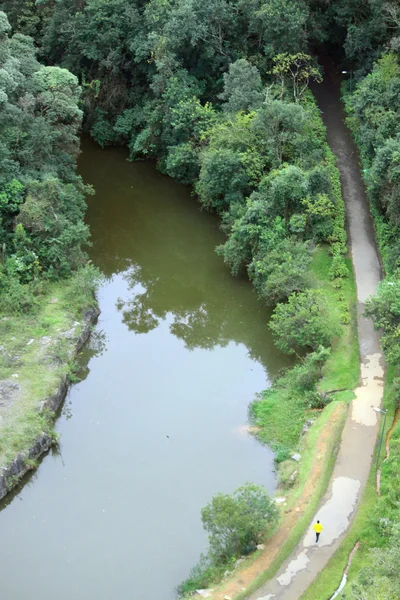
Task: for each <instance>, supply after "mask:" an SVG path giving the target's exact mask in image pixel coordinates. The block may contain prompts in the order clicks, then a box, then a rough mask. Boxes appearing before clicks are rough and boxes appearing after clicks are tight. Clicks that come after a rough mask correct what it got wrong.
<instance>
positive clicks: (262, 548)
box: [256, 544, 265, 550]
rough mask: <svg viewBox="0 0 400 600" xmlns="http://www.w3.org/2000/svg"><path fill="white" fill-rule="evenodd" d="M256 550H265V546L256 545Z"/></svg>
mask: <svg viewBox="0 0 400 600" xmlns="http://www.w3.org/2000/svg"><path fill="white" fill-rule="evenodd" d="M256 548H257V550H265V544H257V546H256Z"/></svg>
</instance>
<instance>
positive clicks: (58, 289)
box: [0, 272, 95, 466]
mask: <svg viewBox="0 0 400 600" xmlns="http://www.w3.org/2000/svg"><path fill="white" fill-rule="evenodd" d="M85 278H86V279H85ZM93 289H94V288H93V281H92V283H90V282H89V280H88V279H87V275H86V274H82V273H79V272H78V273H77V274H76V275H75V276H74V277H72V278H71V279H69V280H66V281H61V282H57V283H47V285H46V287H45V289H44V291H43V294H42V295H41V296H39V297H38V301H37V305H36V307H35V309H34V310H33V311H32V312H30V313H29V314H7V315H6V316H4V315H0V339H1V350H0V385H1V386H2V392H3V404H2V406H0V417H1V419H0V466H3V465H7V464H8V463H10V462H11V461H12V460H13V459H14V458H15V456H16V454H17V453H18V452H23V451H26V450H27V449H28V448H29V447H30V446H31V445H32V443H33V442H34V440H35V439H36V438H37V436H38V435H39V434H40V433H41V432H43V431H45V432H47V433H50V432H51V429H52V418H51V417H52V415H48V414H46V413H44V412H43V411H42V412H39V411H38V410H37V408H38V405H39V403H40V402H41V401H43V400H45V399H46V398H48V397H49V396H51V395H52V394H54V393H55V392H56V390H57V388H58V385H59V384H60V381H61V380H62V379H63V378H65V377H66V376H68V374H69V371H70V362H71V361H72V358H73V356H74V354H75V349H76V342H77V339H78V337H79V336H80V334H81V332H82V329H83V326H84V323H83V319H82V316H83V315H82V309H83V307H86V308H88V307H89V306H90V305H93V304H94V302H95V300H94V296H93Z"/></svg>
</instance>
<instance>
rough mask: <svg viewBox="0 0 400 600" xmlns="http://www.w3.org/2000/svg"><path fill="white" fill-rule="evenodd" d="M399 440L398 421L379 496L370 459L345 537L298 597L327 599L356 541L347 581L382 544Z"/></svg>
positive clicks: (388, 391) (387, 397) (392, 401)
mask: <svg viewBox="0 0 400 600" xmlns="http://www.w3.org/2000/svg"><path fill="white" fill-rule="evenodd" d="M393 377H394V369H393V368H391V367H389V368H388V370H387V373H386V377H385V393H384V398H383V407H384V408H385V409H387V411H388V415H387V420H386V428H385V432H384V436H385V437H386V435H387V433H388V431H389V429H390V428H391V426H392V422H393V417H394V414H395V411H396V408H397V405H398V398H397V395H396V393H395V390H394V389H393V385H392V383H393ZM399 441H400V424H399V423H398V424H397V425H396V427H395V429H394V430H393V432H392V441H391V455H390V458H389V460H388V461H386V462H385V464H384V465H383V466H382V479H381V493H382V495H381V497H379V496H378V494H377V491H376V474H377V473H376V466H375V465H376V463H375V461H374V462H373V467H372V469H371V472H370V476H369V479H368V483H367V486H366V488H365V491H364V494H363V497H362V499H361V501H360V504H359V507H358V510H357V514H356V516H355V518H354V521H353V522H352V524H351V526H350V529H349V531H348V533H347V535H346V537H345V538H344V540H343V542H342V543H341V545H340V547H339V548H338V550H337V551H336V552H335V554H334V555H333V557H332V558H331V559H330V561H329V562H328V564H327V565H326V567H325V568H324V570H323V571H321V573H320V574H319V575H318V576H317V578H316V579H315V580H314V582H313V583H312V584H311V586H310V587H309V588H308V590H307V591H306V592H305V593H304V594H303V595H302V596H301V600H329V598H330V597H331V596H332V594H333V593H334V592H335V590H336V589H337V588H338V587H339V584H340V581H341V579H342V577H343V572H344V570H345V568H346V565H347V561H348V558H349V554H350V552H351V551H352V549H353V548H354V546H355V544H356V543H357V542H358V541H359V542H360V547H359V549H358V550H357V552H356V554H355V555H354V559H353V561H352V563H351V566H350V569H349V573H348V578H349V582H350V583H351V581H352V580H353V578H354V576H355V575H356V574H358V573H359V572H360V570H361V569H362V568H363V567H364V566H366V565H367V564H368V559H369V550H370V548H374V547H382V546H384V545H385V536H384V535H382V521H384V520H385V519H387V518H390V517H391V513H392V510H393V508H392V502H393V497H392V495H393V492H394V488H393V485H395V483H396V477H394V478H393V475H394V473H393V471H395V472H396V467H397V465H398V464H399V461H400V443H399ZM384 458H385V449H384V446H383V448H382V450H381V454H380V465H382V462H383V460H384ZM345 597H348V587H347V588H345V589H344V590H343V592H342V593H341V594H340V595H339V596H338V598H345Z"/></svg>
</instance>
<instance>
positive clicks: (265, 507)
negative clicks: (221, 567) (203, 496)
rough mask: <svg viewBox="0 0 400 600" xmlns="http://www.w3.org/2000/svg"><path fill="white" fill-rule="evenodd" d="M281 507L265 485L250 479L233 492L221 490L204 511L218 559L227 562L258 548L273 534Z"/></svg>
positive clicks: (215, 557) (216, 559)
mask: <svg viewBox="0 0 400 600" xmlns="http://www.w3.org/2000/svg"><path fill="white" fill-rule="evenodd" d="M277 519H278V509H277V507H276V504H275V502H274V501H273V500H272V499H271V498H270V497H269V495H268V493H267V491H266V490H265V488H263V487H261V486H258V485H255V484H251V483H246V484H245V485H243V486H242V487H240V488H238V489H237V490H236V491H235V492H234V493H233V494H232V495H230V494H217V495H216V496H214V497H213V499H212V501H211V502H210V503H209V504H207V506H205V507H204V508H203V509H202V511H201V520H202V523H203V527H204V529H205V530H206V531H207V532H208V534H209V537H208V539H209V542H210V552H211V555H212V557H213V559H214V561H215V562H217V563H218V562H226V561H227V559H229V558H231V557H233V556H240V555H241V554H243V553H246V552H248V551H249V550H250V549H254V548H255V546H256V545H257V544H258V543H259V542H260V541H261V540H262V539H263V538H264V537H265V536H266V535H271V534H272V531H273V527H274V525H275V524H276V522H277Z"/></svg>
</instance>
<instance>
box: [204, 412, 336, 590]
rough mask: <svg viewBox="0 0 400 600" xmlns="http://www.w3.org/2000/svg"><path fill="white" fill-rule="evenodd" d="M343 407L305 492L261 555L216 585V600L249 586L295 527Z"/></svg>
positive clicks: (320, 444)
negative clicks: (227, 579) (225, 580)
mask: <svg viewBox="0 0 400 600" xmlns="http://www.w3.org/2000/svg"><path fill="white" fill-rule="evenodd" d="M341 411H342V406H339V405H338V406H337V407H336V408H335V410H334V411H333V412H332V415H331V418H330V419H329V421H327V423H326V424H325V426H324V427H323V429H322V430H321V433H320V435H319V436H318V441H317V445H316V449H315V450H316V451H315V455H314V460H313V463H312V467H311V473H310V476H309V478H308V482H307V485H306V486H305V487H304V490H303V493H302V495H301V497H300V498H299V501H298V503H297V505H296V507H295V508H293V509H289V510H288V511H286V513H285V516H284V518H283V521H282V524H281V526H280V527H279V529H278V531H277V532H276V533H275V535H274V536H272V538H270V539H269V540H268V541H267V542H266V544H265V550H262V551H261V552H260V554H259V555H258V556H257V558H256V559H255V560H254V561H253V562H252V563H251V564H250V565H248V566H245V565H246V563H243V565H241V567H242V568H239V569H238V570H237V572H236V573H235V577H234V578H232V579H230V580H229V581H227V582H225V583H223V584H222V585H221V586H220V587H219V588H217V589H215V591H214V593H213V594H212V596H211V598H213V599H214V600H224V597H225V596H230V597H231V598H235V597H236V596H237V595H238V594H239V593H240V592H241V591H242V590H243V589H244V588H247V587H248V586H249V585H250V584H251V582H252V581H253V580H254V579H255V578H256V577H258V576H259V575H260V574H261V573H263V572H264V571H266V570H267V569H268V568H269V566H270V565H271V564H272V562H273V560H274V559H275V557H276V555H277V554H278V552H279V550H280V548H281V547H282V546H283V544H284V543H285V541H286V540H287V538H288V537H289V535H290V532H291V531H292V529H293V527H294V526H295V525H296V523H297V521H298V519H299V516H300V515H301V514H302V513H303V512H304V511H305V509H306V508H307V506H308V504H309V502H310V501H311V499H312V498H313V495H314V490H315V489H316V487H317V484H318V480H319V479H320V478H321V472H322V469H323V468H324V461H323V460H322V458H323V457H324V456H326V453H327V449H328V447H329V445H330V444H329V442H330V437H331V435H332V425H333V424H334V423H335V422H336V420H337V419H338V418H339V415H340V413H341Z"/></svg>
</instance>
